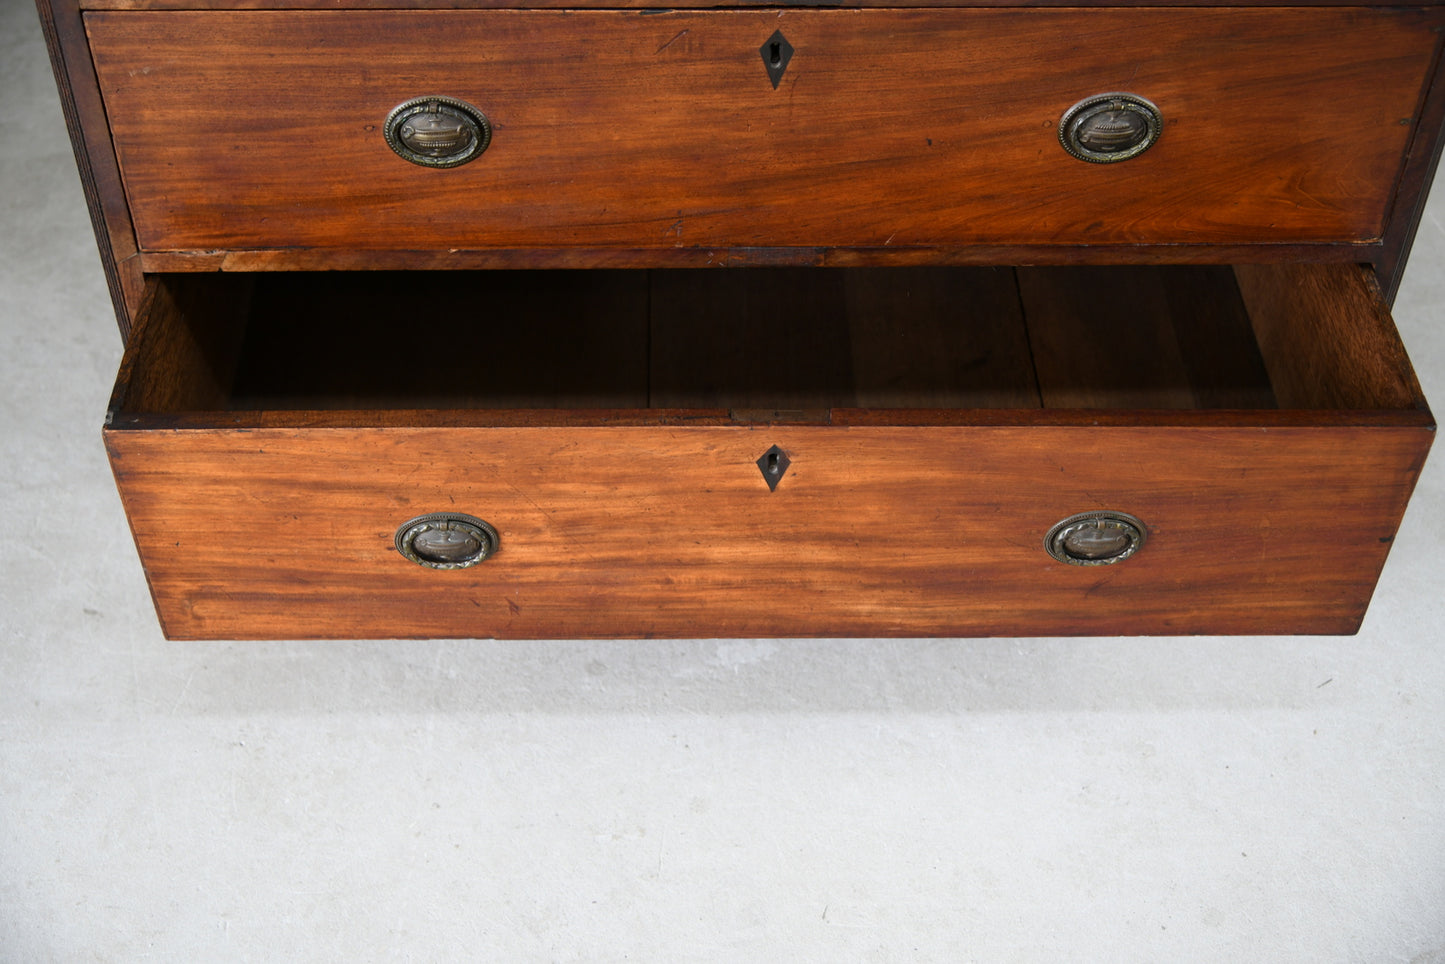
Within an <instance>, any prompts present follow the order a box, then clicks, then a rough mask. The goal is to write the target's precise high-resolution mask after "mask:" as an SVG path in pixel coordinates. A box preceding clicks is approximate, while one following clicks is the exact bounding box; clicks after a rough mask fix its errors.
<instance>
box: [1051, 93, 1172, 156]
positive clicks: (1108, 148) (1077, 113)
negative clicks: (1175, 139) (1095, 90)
mask: <svg viewBox="0 0 1445 964" xmlns="http://www.w3.org/2000/svg"><path fill="white" fill-rule="evenodd" d="M1163 130H1164V118H1163V115H1161V114H1160V113H1159V108H1158V107H1155V106H1154V104H1153V103H1151V102H1150V101H1147V100H1145V99H1144V98H1143V97H1140V96H1138V95H1136V94H1125V93H1112V94H1096V95H1094V96H1093V97H1086V98H1085V99H1083V100H1081V101H1079V102H1078V103H1077V104H1075V105H1074V106H1073V107H1070V108H1069V109H1068V110H1067V111H1065V112H1064V116H1063V119H1062V120H1060V121H1059V143H1060V144H1062V145H1063V146H1064V150H1066V151H1068V152H1069V153H1070V154H1071V155H1073V156H1074V157H1077V158H1078V159H1079V160H1081V161H1089V162H1090V163H1093V164H1113V163H1116V162H1118V161H1127V160H1128V159H1129V158H1131V157H1138V156H1139V155H1140V154H1143V153H1144V152H1145V151H1147V150H1148V149H1149V148H1151V147H1153V146H1154V142H1155V141H1157V140H1159V135H1160V133H1162V132H1163Z"/></svg>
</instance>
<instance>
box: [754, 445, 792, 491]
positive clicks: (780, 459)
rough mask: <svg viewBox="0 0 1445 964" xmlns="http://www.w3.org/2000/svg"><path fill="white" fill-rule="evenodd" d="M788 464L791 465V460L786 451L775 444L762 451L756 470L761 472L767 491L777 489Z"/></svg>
mask: <svg viewBox="0 0 1445 964" xmlns="http://www.w3.org/2000/svg"><path fill="white" fill-rule="evenodd" d="M789 465H792V462H791V461H789V459H788V453H786V452H784V451H783V450H782V449H780V448H778V447H777V446H776V445H774V446H773V447H772V448H770V449H768V450H767V451H766V452H764V453H763V457H762V458H760V459H758V471H760V472H762V473H763V478H764V479H765V480H766V481H767V483H768V491H769V492H776V491H777V490H778V483H779V482H781V481H782V479H783V476H784V475H785V474H786V473H787V471H788V466H789Z"/></svg>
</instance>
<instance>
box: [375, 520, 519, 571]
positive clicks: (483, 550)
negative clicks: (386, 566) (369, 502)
mask: <svg viewBox="0 0 1445 964" xmlns="http://www.w3.org/2000/svg"><path fill="white" fill-rule="evenodd" d="M500 547H501V539H500V538H499V537H498V535H497V530H496V529H494V528H492V527H491V525H489V524H488V523H486V522H483V521H482V520H481V519H478V518H477V517H476V516H470V515H463V514H462V513H460V512H436V513H433V514H431V515H423V516H417V517H416V518H415V519H412V520H411V521H410V522H406V523H403V524H402V526H401V528H399V529H397V530H396V551H397V552H399V553H401V554H402V555H403V556H406V557H407V558H408V559H410V560H411V561H412V562H414V563H416V564H417V565H419V566H426V567H427V568H428V569H466V568H468V567H469V566H475V565H476V564H477V563H479V562H481V561H482V560H484V559H486V558H487V557H488V556H490V555H492V554H493V553H494V552H496V551H497V549H499V548H500Z"/></svg>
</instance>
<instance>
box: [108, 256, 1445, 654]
mask: <svg viewBox="0 0 1445 964" xmlns="http://www.w3.org/2000/svg"><path fill="white" fill-rule="evenodd" d="M1432 437H1433V424H1432V421H1431V416H1430V413H1429V411H1428V410H1427V408H1426V406H1425V403H1424V401H1423V399H1422V398H1421V396H1420V392H1419V388H1418V385H1417V383H1416V381H1415V378H1414V375H1413V373H1412V371H1411V369H1410V366H1409V362H1408V360H1407V358H1406V357H1405V354H1404V351H1403V349H1402V347H1401V345H1400V343H1399V341H1398V338H1397V336H1396V334H1395V331H1394V328H1393V325H1392V323H1391V321H1390V318H1389V315H1388V313H1387V311H1386V310H1385V308H1384V307H1383V305H1382V304H1381V302H1380V300H1379V297H1378V291H1377V290H1376V288H1375V285H1374V281H1373V276H1372V275H1371V274H1370V273H1369V272H1368V271H1367V270H1366V269H1363V268H1358V267H1354V266H1317V265H1316V266H1253V267H1240V268H1237V269H1230V268H1201V267H1172V268H1097V267H1094V268H1082V267H1081V268H1033V269H1010V268H894V269H781V268H779V269H732V270H725V271H719V270H713V271H661V270H659V271H640V270H638V271H592V272H540V271H533V272H482V273H464V272H437V273H411V274H384V273H375V272H372V273H359V274H346V273H318V274H308V273H270V274H258V275H225V274H212V275H170V276H156V277H152V278H151V279H149V284H148V294H147V299H146V302H145V307H144V309H143V310H142V312H141V315H140V317H139V319H138V323H137V326H136V330H135V333H134V335H133V337H132V340H131V344H130V345H129V347H128V351H127V354H126V358H125V361H124V363H123V368H122V371H121V375H120V378H119V381H118V384H117V388H116V394H115V398H114V401H113V404H112V411H111V414H110V416H109V419H108V427H107V430H106V444H107V447H108V449H109V452H110V456H111V460H112V465H113V467H114V470H115V475H116V479H117V482H118V484H119V487H120V491H121V494H122V498H123V500H124V503H125V506H126V511H127V513H128V515H129V517H130V520H131V524H132V527H133V530H134V533H135V537H136V542H137V544H138V546H139V548H140V553H141V556H142V559H143V561H144V563H145V567H146V570H147V573H148V577H149V580H150V584H151V588H152V591H153V593H154V596H155V600H156V604H157V607H158V610H159V612H160V616H161V620H162V623H163V626H164V628H165V631H166V632H167V634H168V635H171V636H174V637H207V638H210V637H220V638H226V637H243V638H244V637H292V636H307V637H353V636H396V637H409V636H482V637H490V636H501V637H530V638H538V637H540V638H546V637H577V636H654V635H656V636H740V637H748V636H760V635H767V636H776V635H808V636H817V635H865V634H866V635H989V634H1010V635H1033V634H1073V633H1080V634H1082V633H1125V634H1129V633H1161V634H1192V633H1296V632H1306V633H1309V632H1313V633H1345V632H1351V631H1353V630H1354V629H1356V628H1357V626H1358V624H1359V621H1360V620H1361V618H1362V616H1363V614H1364V611H1365V606H1366V604H1367V602H1368V599H1369V596H1370V594H1371V592H1372V590H1373V586H1374V583H1375V580H1376V579H1377V577H1378V574H1379V571H1380V567H1381V565H1382V564H1383V562H1384V559H1385V555H1386V553H1387V551H1388V548H1389V544H1390V541H1391V539H1392V538H1393V535H1394V533H1395V530H1396V527H1397V526H1398V524H1399V521H1400V517H1401V514H1402V513H1403V511H1404V507H1405V504H1406V501H1407V499H1408V497H1409V494H1410V491H1411V489H1412V487H1413V485H1414V482H1415V479H1416V477H1417V475H1418V472H1419V469H1420V467H1421V465H1422V463H1423V460H1424V458H1425V455H1426V452H1427V450H1428V448H1429V445H1430V442H1431V439H1432ZM770 451H771V452H773V453H774V454H775V455H777V456H778V457H779V460H778V461H777V462H776V463H770V462H769V460H768V458H767V455H768V453H769V452H770ZM774 465H775V466H776V468H777V472H775V473H774V479H773V481H775V482H776V486H775V488H774V487H772V486H770V485H769V480H768V474H767V473H768V470H769V469H770V468H772V467H773V466H774ZM779 476H780V478H779ZM1095 510H1112V511H1116V512H1122V513H1127V514H1128V515H1131V516H1134V517H1137V519H1139V520H1142V526H1143V532H1144V535H1145V536H1146V538H1145V541H1144V543H1143V545H1142V547H1140V548H1139V549H1138V551H1137V552H1136V553H1134V554H1133V555H1132V556H1131V557H1129V558H1126V559H1123V560H1122V561H1119V562H1117V563H1114V564H1109V565H1072V564H1067V563H1065V562H1060V561H1057V560H1056V559H1055V558H1053V557H1052V556H1051V555H1050V554H1049V553H1048V552H1046V551H1045V547H1044V540H1045V535H1046V533H1048V532H1049V530H1050V528H1051V527H1052V526H1054V524H1055V523H1057V522H1059V521H1060V520H1063V519H1065V518H1066V517H1070V516H1073V515H1074V514H1076V513H1082V512H1088V511H1095ZM434 512H462V513H466V514H469V515H472V516H475V517H478V518H480V519H482V520H485V521H486V522H488V523H490V524H491V525H492V526H494V527H495V530H496V533H497V535H498V538H499V548H498V550H497V551H496V552H495V553H494V554H493V555H492V556H491V557H490V558H488V559H486V560H485V561H483V562H481V563H480V564H478V565H475V566H472V567H469V568H461V569H450V570H438V569H431V568H425V567H423V566H420V565H417V564H415V563H414V562H412V561H410V560H408V559H407V558H406V557H404V556H403V555H402V554H401V553H400V552H398V550H397V547H396V545H395V535H396V533H397V531H398V529H399V527H401V526H403V525H404V524H405V523H406V522H408V520H411V519H413V518H414V517H418V516H422V515H425V514H428V513H434Z"/></svg>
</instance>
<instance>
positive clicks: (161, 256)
mask: <svg viewBox="0 0 1445 964" xmlns="http://www.w3.org/2000/svg"><path fill="white" fill-rule="evenodd" d="M1383 255H1384V248H1383V246H1382V245H1380V244H1376V243H1360V244H1253V245H1240V244H1228V245H1217V244H1177V243H1170V244H1073V245H1068V244H1049V245H1039V244H1035V245H970V246H968V247H937V246H921V245H911V246H907V247H904V246H902V245H896V244H891V245H888V246H887V247H873V248H867V247H852V248H819V247H809V246H803V247H768V246H752V247H747V248H738V247H727V248H722V247H718V248H690V247H684V248H629V247H611V248H589V247H567V248H447V249H445V250H433V251H408V250H398V249H390V250H377V251H369V250H358V249H350V248H334V247H327V248H306V249H298V248H250V249H238V250H224V251H223V250H204V251H146V252H142V253H141V255H140V256H139V260H140V262H141V264H142V265H144V267H145V270H146V272H147V273H149V274H167V273H175V272H209V271H234V272H258V271H368V270H372V271H445V270H462V271H465V270H477V269H485V270H493V269H509V268H527V269H533V268H549V269H562V268H585V269H597V268H739V267H769V266H772V267H785V266H791V267H812V268H859V267H939V266H958V265H974V266H979V267H991V266H998V265H1017V264H1043V265H1059V264H1108V265H1130V264H1205V265H1217V264H1247V263H1259V264H1277V263H1280V262H1287V261H1319V262H1324V263H1329V264H1357V263H1363V262H1372V261H1374V260H1376V259H1377V258H1380V257H1383Z"/></svg>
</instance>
